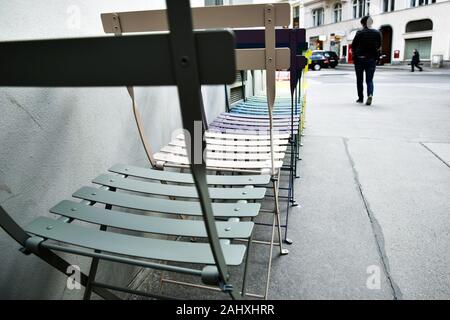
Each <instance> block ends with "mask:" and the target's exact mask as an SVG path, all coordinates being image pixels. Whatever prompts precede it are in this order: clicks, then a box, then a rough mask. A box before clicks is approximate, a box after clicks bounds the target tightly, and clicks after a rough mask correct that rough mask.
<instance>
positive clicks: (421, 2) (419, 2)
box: [409, 0, 436, 8]
mask: <svg viewBox="0 0 450 320" xmlns="http://www.w3.org/2000/svg"><path fill="white" fill-rule="evenodd" d="M432 3H436V0H410V3H409V6H410V7H411V8H413V7H420V6H426V5H428V4H432Z"/></svg>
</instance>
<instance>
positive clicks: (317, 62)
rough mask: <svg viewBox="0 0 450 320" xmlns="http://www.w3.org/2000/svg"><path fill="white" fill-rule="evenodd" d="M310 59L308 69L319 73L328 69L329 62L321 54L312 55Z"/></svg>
mask: <svg viewBox="0 0 450 320" xmlns="http://www.w3.org/2000/svg"><path fill="white" fill-rule="evenodd" d="M310 59H311V66H310V68H311V69H313V70H315V71H319V70H320V69H322V68H328V67H329V65H330V61H329V60H328V58H327V57H325V55H323V54H322V53H313V54H312V55H311V58H310Z"/></svg>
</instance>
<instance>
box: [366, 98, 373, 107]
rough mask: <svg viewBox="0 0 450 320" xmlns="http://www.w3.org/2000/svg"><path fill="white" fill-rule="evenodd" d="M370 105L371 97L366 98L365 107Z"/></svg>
mask: <svg viewBox="0 0 450 320" xmlns="http://www.w3.org/2000/svg"><path fill="white" fill-rule="evenodd" d="M371 104H372V96H370V97H368V98H367V101H366V105H368V106H370V105H371Z"/></svg>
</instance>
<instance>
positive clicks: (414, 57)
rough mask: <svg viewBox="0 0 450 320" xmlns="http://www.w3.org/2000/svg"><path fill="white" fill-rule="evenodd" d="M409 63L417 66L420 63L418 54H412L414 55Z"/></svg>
mask: <svg viewBox="0 0 450 320" xmlns="http://www.w3.org/2000/svg"><path fill="white" fill-rule="evenodd" d="M411 62H412V63H415V64H418V63H420V55H419V52H417V51H416V52H414V54H413V56H412V59H411Z"/></svg>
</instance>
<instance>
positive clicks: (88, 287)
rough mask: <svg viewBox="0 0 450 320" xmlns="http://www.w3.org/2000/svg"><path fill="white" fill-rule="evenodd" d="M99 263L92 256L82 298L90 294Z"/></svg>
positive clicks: (104, 227)
mask: <svg viewBox="0 0 450 320" xmlns="http://www.w3.org/2000/svg"><path fill="white" fill-rule="evenodd" d="M110 190H111V191H113V192H115V191H116V190H115V188H111V189H110ZM105 209H106V210H112V206H111V205H109V204H107V205H105ZM107 229H108V227H107V226H104V225H102V226H100V231H106V230H107ZM95 252H96V253H100V251H98V250H95ZM99 263H100V259H99V258H92V261H91V268H90V270H89V276H88V279H87V283H86V289H85V290H84V296H83V300H90V299H91V296H92V283H93V282H95V277H96V276H97V271H98V265H99Z"/></svg>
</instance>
